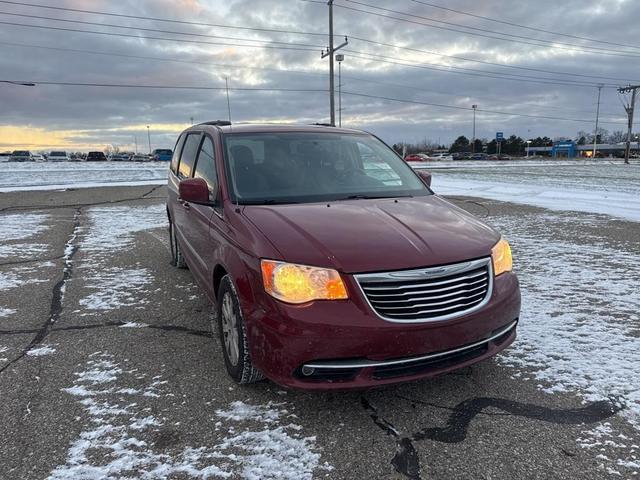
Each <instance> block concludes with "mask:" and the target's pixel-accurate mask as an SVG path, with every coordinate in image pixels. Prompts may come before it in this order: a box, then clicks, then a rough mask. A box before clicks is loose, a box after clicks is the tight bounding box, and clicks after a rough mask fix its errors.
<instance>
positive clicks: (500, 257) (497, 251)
mask: <svg viewBox="0 0 640 480" xmlns="http://www.w3.org/2000/svg"><path fill="white" fill-rule="evenodd" d="M491 260H492V261H493V273H494V275H495V276H496V277H497V276H498V275H500V274H501V273H504V272H510V271H511V268H512V267H513V258H512V257H511V247H510V246H509V242H507V241H506V240H505V239H504V238H501V239H500V241H499V242H498V243H496V244H495V246H494V247H493V248H492V249H491Z"/></svg>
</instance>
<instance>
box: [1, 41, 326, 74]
mask: <svg viewBox="0 0 640 480" xmlns="http://www.w3.org/2000/svg"><path fill="white" fill-rule="evenodd" d="M0 45H10V46H14V47H24V48H40V49H44V50H53V51H60V52H70V53H86V54H90V55H104V56H112V57H122V58H133V59H137V60H153V61H159V62H176V63H185V64H189V65H205V66H208V67H222V68H234V69H238V70H265V71H272V72H280V73H293V74H300V75H311V76H321V77H326V76H327V74H326V73H320V72H312V71H308V70H291V69H282V68H269V67H253V66H249V65H231V64H228V63H213V62H207V61H198V60H185V59H180V58H164V57H152V56H145V55H131V54H126V53H115V52H101V51H97V50H83V49H80V48H63V47H50V46H45V45H33V44H26V43H18V42H2V41H0Z"/></svg>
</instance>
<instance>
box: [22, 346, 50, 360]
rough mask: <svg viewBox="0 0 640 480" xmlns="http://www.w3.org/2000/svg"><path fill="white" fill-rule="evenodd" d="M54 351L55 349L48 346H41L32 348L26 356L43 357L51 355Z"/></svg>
mask: <svg viewBox="0 0 640 480" xmlns="http://www.w3.org/2000/svg"><path fill="white" fill-rule="evenodd" d="M55 351H56V349H55V348H53V347H50V346H49V345H41V346H39V347H38V348H32V349H31V350H28V351H27V355H29V356H30V357H44V356H45V355H51V354H52V353H54V352H55Z"/></svg>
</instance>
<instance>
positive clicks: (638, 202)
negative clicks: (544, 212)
mask: <svg viewBox="0 0 640 480" xmlns="http://www.w3.org/2000/svg"><path fill="white" fill-rule="evenodd" d="M433 167H434V166H432V165H431V164H426V165H420V166H415V167H414V168H418V169H420V168H426V169H430V170H433V182H432V186H433V189H434V191H435V192H436V193H438V194H440V195H463V196H474V197H482V198H491V199H493V200H501V201H507V202H515V203H522V204H527V205H535V206H539V207H543V208H549V209H552V210H573V211H580V212H589V213H601V214H606V215H612V216H615V217H621V218H625V219H629V220H634V221H640V168H639V165H638V164H633V165H621V164H620V163H619V162H617V163H615V164H612V163H611V162H606V163H598V162H591V163H587V162H569V163H567V162H563V163H560V164H554V163H553V162H549V161H547V162H545V163H538V164H528V163H523V162H517V163H515V164H507V165H505V164H483V165H480V166H477V165H474V164H472V165H466V164H456V165H452V166H451V167H446V168H445V166H443V165H436V166H435V168H433Z"/></svg>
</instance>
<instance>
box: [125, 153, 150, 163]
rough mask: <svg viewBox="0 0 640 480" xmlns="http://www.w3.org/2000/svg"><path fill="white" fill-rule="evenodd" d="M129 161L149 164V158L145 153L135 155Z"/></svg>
mask: <svg viewBox="0 0 640 480" xmlns="http://www.w3.org/2000/svg"><path fill="white" fill-rule="evenodd" d="M129 160H130V161H132V162H149V161H150V160H151V157H150V156H149V155H147V154H146V153H136V154H134V155H133V156H132V157H131V158H130V159H129Z"/></svg>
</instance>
